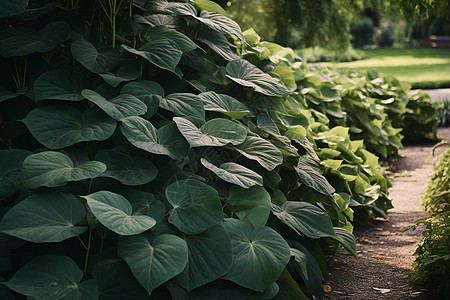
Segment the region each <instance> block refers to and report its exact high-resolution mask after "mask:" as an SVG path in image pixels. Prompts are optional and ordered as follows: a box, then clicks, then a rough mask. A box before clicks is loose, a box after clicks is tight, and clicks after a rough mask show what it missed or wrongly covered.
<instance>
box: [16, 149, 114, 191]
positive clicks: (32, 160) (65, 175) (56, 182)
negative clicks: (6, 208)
mask: <svg viewBox="0 0 450 300" xmlns="http://www.w3.org/2000/svg"><path fill="white" fill-rule="evenodd" d="M105 170H106V165H105V164H104V163H102V162H99V161H88V162H85V163H82V164H80V165H78V166H75V165H74V163H73V162H72V160H71V159H70V157H68V156H67V155H65V154H63V153H60V152H55V151H45V152H40V153H36V154H31V155H30V156H28V157H27V158H26V159H25V160H24V162H23V165H22V174H21V175H22V185H23V186H24V187H25V188H28V189H36V188H38V187H41V186H47V187H56V186H63V185H65V184H67V183H68V182H69V181H80V180H84V179H91V178H95V177H98V176H99V175H100V174H102V173H103V172H105Z"/></svg>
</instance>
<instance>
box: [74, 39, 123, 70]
mask: <svg viewBox="0 0 450 300" xmlns="http://www.w3.org/2000/svg"><path fill="white" fill-rule="evenodd" d="M71 50H72V56H73V58H75V59H76V60H77V61H78V62H79V63H80V64H82V65H83V66H84V67H85V68H86V69H88V70H89V71H91V72H92V73H96V74H98V73H103V72H106V71H109V70H111V69H113V68H114V67H115V66H116V65H117V64H118V63H119V60H120V56H119V53H118V52H117V50H116V49H114V48H105V49H102V50H101V51H98V50H97V49H96V48H95V47H94V45H92V44H91V43H90V42H89V41H87V40H82V39H79V40H76V41H74V42H72V46H71Z"/></svg>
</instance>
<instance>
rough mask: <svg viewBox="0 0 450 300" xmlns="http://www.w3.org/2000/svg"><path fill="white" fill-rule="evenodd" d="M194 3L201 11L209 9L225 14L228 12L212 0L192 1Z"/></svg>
mask: <svg viewBox="0 0 450 300" xmlns="http://www.w3.org/2000/svg"><path fill="white" fill-rule="evenodd" d="M192 5H194V6H195V7H196V8H197V9H198V10H199V11H202V10H207V11H212V12H216V13H219V14H221V15H224V16H225V15H226V14H227V13H226V11H225V10H224V9H223V8H222V7H221V6H220V5H219V4H217V3H216V2H213V1H211V0H195V1H193V2H192Z"/></svg>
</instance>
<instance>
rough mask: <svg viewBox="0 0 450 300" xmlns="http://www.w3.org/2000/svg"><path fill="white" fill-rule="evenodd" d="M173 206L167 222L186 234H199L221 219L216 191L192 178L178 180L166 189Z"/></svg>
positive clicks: (220, 206)
mask: <svg viewBox="0 0 450 300" xmlns="http://www.w3.org/2000/svg"><path fill="white" fill-rule="evenodd" d="M166 197H167V201H169V203H170V204H171V205H172V206H173V209H172V211H171V212H170V216H169V222H170V223H172V224H173V225H175V227H177V228H178V229H179V230H181V231H182V232H184V233H187V234H199V233H201V232H202V231H205V230H206V229H208V228H211V227H212V226H214V225H215V224H217V223H219V222H220V221H222V220H223V213H222V204H221V203H220V200H219V195H218V193H217V191H216V190H215V189H214V188H212V187H211V186H209V185H207V184H204V183H202V182H200V181H198V180H194V179H184V180H179V181H176V182H174V183H172V184H171V185H169V186H168V187H167V189H166Z"/></svg>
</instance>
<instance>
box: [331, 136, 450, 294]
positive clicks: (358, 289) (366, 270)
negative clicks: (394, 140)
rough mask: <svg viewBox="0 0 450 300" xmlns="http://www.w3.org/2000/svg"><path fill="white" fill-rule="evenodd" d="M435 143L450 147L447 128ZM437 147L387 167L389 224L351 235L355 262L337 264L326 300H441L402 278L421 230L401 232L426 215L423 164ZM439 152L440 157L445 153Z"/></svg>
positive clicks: (409, 151)
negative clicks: (390, 203)
mask: <svg viewBox="0 0 450 300" xmlns="http://www.w3.org/2000/svg"><path fill="white" fill-rule="evenodd" d="M438 136H439V138H442V139H446V140H448V141H450V127H445V128H439V129H438ZM434 144H435V142H431V143H427V144H421V145H411V146H405V148H404V149H403V150H401V151H400V155H401V156H402V158H401V159H400V160H399V161H398V162H396V163H395V164H394V165H392V166H391V167H390V170H389V171H390V172H391V179H392V185H393V186H392V188H391V189H390V196H391V198H392V199H393V205H394V207H395V208H394V209H391V210H389V212H388V217H387V220H381V219H376V220H372V221H371V222H370V224H369V226H366V227H359V228H356V229H355V232H354V234H355V236H356V239H357V249H358V250H357V253H358V257H359V259H358V260H355V259H354V258H353V257H352V256H350V255H343V256H341V257H339V258H338V260H337V262H336V264H335V265H334V267H333V268H332V269H331V270H330V271H329V273H328V275H327V276H326V277H325V282H326V284H325V285H324V286H323V287H324V290H325V291H327V290H328V292H325V293H324V299H333V300H344V299H346V300H367V299H371V300H379V299H386V300H387V299H389V300H404V299H416V300H427V299H429V300H439V299H443V298H442V297H439V295H434V294H432V293H431V292H430V291H427V290H420V289H411V288H410V287H409V286H408V284H407V282H406V281H405V277H406V276H407V275H408V274H410V273H411V272H412V267H411V264H412V263H413V261H414V257H413V256H412V254H413V253H414V251H415V249H416V248H417V245H418V244H419V243H420V240H421V237H422V233H421V232H422V230H423V228H420V227H419V228H418V229H417V230H415V231H412V230H409V231H406V232H403V230H404V229H405V228H406V227H408V226H410V225H413V224H414V223H415V221H416V220H417V219H418V218H421V217H424V216H426V215H427V213H426V212H424V211H423V210H422V209H421V203H422V199H421V194H422V193H423V192H424V191H425V188H426V185H427V183H428V181H429V178H430V176H431V175H432V174H433V162H429V163H425V160H426V158H427V157H429V156H430V155H431V152H432V148H433V145H434ZM443 148H444V147H441V148H440V149H438V150H437V152H438V151H443V150H444V149H443Z"/></svg>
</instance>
